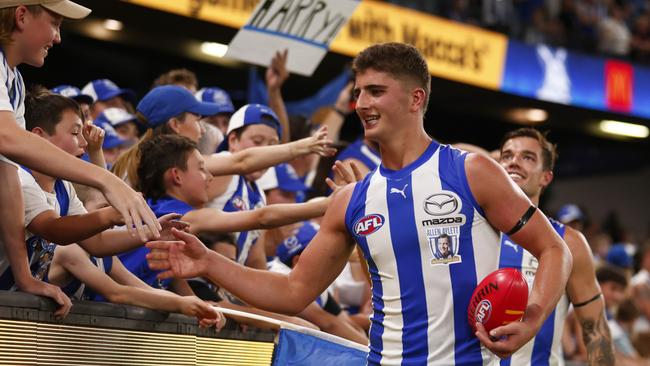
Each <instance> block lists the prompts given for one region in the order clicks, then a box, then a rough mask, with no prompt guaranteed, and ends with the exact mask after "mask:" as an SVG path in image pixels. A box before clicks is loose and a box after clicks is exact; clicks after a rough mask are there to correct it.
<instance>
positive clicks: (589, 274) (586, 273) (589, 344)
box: [564, 227, 615, 365]
mask: <svg viewBox="0 0 650 366" xmlns="http://www.w3.org/2000/svg"><path fill="white" fill-rule="evenodd" d="M564 240H565V241H566V243H567V246H568V247H569V249H570V250H571V254H572V255H573V268H572V269H571V275H570V277H569V281H568V282H567V292H568V294H569V299H571V302H572V303H573V307H574V309H575V314H576V317H577V318H578V321H579V322H580V326H581V328H582V339H583V341H584V343H585V346H586V348H587V357H588V364H589V365H614V363H615V359H614V349H613V345H612V337H611V334H610V332H609V326H608V325H607V319H606V317H605V301H604V299H603V297H602V295H601V293H600V286H599V285H598V281H596V273H595V270H594V262H593V255H592V253H591V249H589V244H587V240H586V239H585V237H584V236H583V235H582V234H581V233H579V232H578V231H576V230H573V229H572V228H570V227H567V228H566V232H565V234H564Z"/></svg>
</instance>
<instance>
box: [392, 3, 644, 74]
mask: <svg viewBox="0 0 650 366" xmlns="http://www.w3.org/2000/svg"><path fill="white" fill-rule="evenodd" d="M389 2H391V3H395V4H398V5H401V6H406V7H410V8H413V9H417V10H420V11H425V12H429V13H432V14H435V15H438V16H442V17H445V18H449V19H451V20H454V21H457V22H461V23H467V24H472V25H477V26H480V27H484V28H488V29H492V30H495V31H498V32H502V33H505V34H507V35H508V36H509V37H512V38H515V39H519V40H523V41H525V42H527V43H531V44H535V43H545V44H549V45H552V46H556V47H566V48H569V49H574V50H578V51H581V52H586V53H599V54H602V55H605V56H615V57H623V58H628V59H630V60H632V61H635V62H641V63H648V62H650V3H648V2H647V1H643V0H532V1H527V0H526V1H524V0H445V1H423V0H389Z"/></svg>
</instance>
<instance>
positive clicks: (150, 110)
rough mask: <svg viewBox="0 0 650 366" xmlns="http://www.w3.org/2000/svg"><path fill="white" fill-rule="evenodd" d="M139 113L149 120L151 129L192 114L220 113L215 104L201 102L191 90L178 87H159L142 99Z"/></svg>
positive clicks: (208, 114) (210, 114)
mask: <svg viewBox="0 0 650 366" xmlns="http://www.w3.org/2000/svg"><path fill="white" fill-rule="evenodd" d="M136 109H137V110H138V112H140V113H142V115H143V116H144V117H145V118H146V119H147V122H148V123H149V127H156V126H160V125H162V124H165V123H167V121H169V119H170V118H172V117H175V116H178V115H179V114H181V113H185V112H190V113H194V114H198V115H200V116H213V115H215V114H217V113H219V107H218V106H217V105H216V104H215V103H206V102H200V101H198V100H196V98H194V95H192V93H190V91H189V90H187V89H185V88H183V87H180V86H176V85H163V86H158V87H155V88H153V89H151V90H150V91H149V93H147V95H145V96H144V98H142V100H141V101H140V103H138V107H137V108H136Z"/></svg>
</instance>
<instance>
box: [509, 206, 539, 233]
mask: <svg viewBox="0 0 650 366" xmlns="http://www.w3.org/2000/svg"><path fill="white" fill-rule="evenodd" d="M535 211H537V207H535V206H532V205H531V206H530V207H528V210H526V212H524V215H523V216H521V218H520V219H519V221H517V223H516V224H515V226H514V227H513V228H512V229H510V231H508V232H507V233H506V235H508V236H510V235H512V234H514V233H516V232H517V231H519V230H520V229H521V228H522V227H524V225H526V223H527V222H528V220H530V218H531V217H532V216H533V214H534V213H535Z"/></svg>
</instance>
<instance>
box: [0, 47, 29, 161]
mask: <svg viewBox="0 0 650 366" xmlns="http://www.w3.org/2000/svg"><path fill="white" fill-rule="evenodd" d="M10 94H11V95H12V96H13V98H12V97H10ZM0 111H11V112H14V117H15V118H16V121H17V122H18V125H19V126H20V127H22V128H23V129H24V128H25V83H24V82H23V78H22V76H20V73H19V72H18V69H17V68H16V67H14V68H10V67H9V66H8V65H7V60H6V59H5V55H4V53H3V52H0ZM0 161H4V162H7V163H9V164H12V165H14V166H16V167H17V166H18V165H17V164H15V163H14V162H12V161H11V160H9V159H7V158H6V157H4V156H2V155H0Z"/></svg>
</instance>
